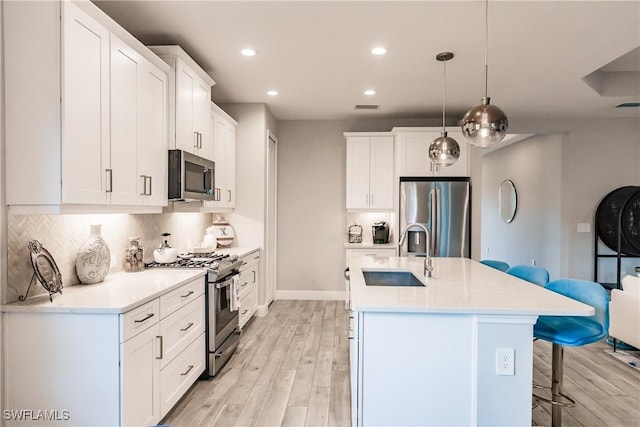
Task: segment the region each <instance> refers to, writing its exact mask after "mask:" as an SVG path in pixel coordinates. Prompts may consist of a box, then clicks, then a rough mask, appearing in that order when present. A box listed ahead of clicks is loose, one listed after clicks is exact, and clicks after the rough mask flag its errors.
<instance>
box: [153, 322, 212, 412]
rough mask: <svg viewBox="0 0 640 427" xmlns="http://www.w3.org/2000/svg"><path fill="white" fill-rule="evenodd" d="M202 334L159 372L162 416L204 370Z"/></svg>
mask: <svg viewBox="0 0 640 427" xmlns="http://www.w3.org/2000/svg"><path fill="white" fill-rule="evenodd" d="M204 347H205V345H204V333H202V334H200V335H199V336H198V337H197V338H196V339H195V340H194V341H193V342H192V343H191V344H189V346H188V347H187V348H186V349H185V350H184V351H183V352H182V353H180V354H179V355H178V356H177V357H176V358H175V359H174V360H173V361H172V362H171V363H169V364H168V365H167V366H166V367H165V368H164V369H163V370H162V371H160V412H161V414H162V416H164V415H165V414H166V413H167V412H169V410H171V408H172V407H173V405H175V404H176V402H177V401H178V400H179V399H180V398H181V397H182V395H183V394H184V393H185V392H186V391H187V390H188V389H189V387H191V384H193V383H194V382H195V381H196V380H197V379H198V377H199V376H200V374H201V373H202V372H203V371H204V369H205V348H204Z"/></svg>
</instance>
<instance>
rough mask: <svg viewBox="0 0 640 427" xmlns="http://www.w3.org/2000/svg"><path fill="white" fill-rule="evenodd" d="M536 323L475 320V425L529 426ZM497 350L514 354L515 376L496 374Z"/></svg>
mask: <svg viewBox="0 0 640 427" xmlns="http://www.w3.org/2000/svg"><path fill="white" fill-rule="evenodd" d="M536 319H537V316H514V317H509V316H478V318H477V340H478V359H477V360H478V364H477V404H478V410H477V422H476V425H478V426H529V425H531V391H532V378H533V325H534V324H535V322H536ZM497 349H509V350H511V349H512V350H513V354H514V356H515V358H514V372H513V373H514V375H498V374H497V363H498V360H497V355H496V351H497Z"/></svg>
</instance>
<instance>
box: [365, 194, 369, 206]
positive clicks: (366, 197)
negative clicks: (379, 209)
mask: <svg viewBox="0 0 640 427" xmlns="http://www.w3.org/2000/svg"><path fill="white" fill-rule="evenodd" d="M365 199H366V202H365V204H366V205H367V206H369V193H367V194H366V195H365Z"/></svg>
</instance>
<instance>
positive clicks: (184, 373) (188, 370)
mask: <svg viewBox="0 0 640 427" xmlns="http://www.w3.org/2000/svg"><path fill="white" fill-rule="evenodd" d="M192 369H193V365H189V369H187V370H186V371H184V372H183V373H181V374H180V375H182V376H184V375H187V374H188V373H189V372H191V370H192Z"/></svg>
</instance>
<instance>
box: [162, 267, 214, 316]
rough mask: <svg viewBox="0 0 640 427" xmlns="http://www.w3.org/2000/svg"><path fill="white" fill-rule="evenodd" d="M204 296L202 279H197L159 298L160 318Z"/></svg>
mask: <svg viewBox="0 0 640 427" xmlns="http://www.w3.org/2000/svg"><path fill="white" fill-rule="evenodd" d="M202 294H204V278H202V277H199V278H197V279H195V280H193V281H191V282H189V283H185V284H184V285H182V286H180V287H179V288H178V289H174V290H173V291H171V292H169V293H168V294H165V295H162V296H161V297H160V317H161V318H163V319H164V318H165V317H167V316H168V315H170V314H171V313H173V312H174V311H176V310H178V309H180V308H181V307H184V306H185V305H186V304H189V303H190V302H191V301H193V300H195V299H196V298H198V297H199V296H200V295H202Z"/></svg>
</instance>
